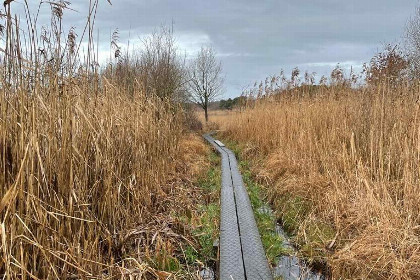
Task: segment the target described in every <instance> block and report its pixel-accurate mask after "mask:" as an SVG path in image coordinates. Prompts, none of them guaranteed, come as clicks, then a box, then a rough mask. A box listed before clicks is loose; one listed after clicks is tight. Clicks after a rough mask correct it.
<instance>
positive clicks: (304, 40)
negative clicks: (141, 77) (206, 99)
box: [65, 0, 419, 96]
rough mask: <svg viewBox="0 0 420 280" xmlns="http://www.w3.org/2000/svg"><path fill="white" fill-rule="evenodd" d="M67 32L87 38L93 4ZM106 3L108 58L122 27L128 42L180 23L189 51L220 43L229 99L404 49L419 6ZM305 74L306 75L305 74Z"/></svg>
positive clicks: (183, 0)
mask: <svg viewBox="0 0 420 280" xmlns="http://www.w3.org/2000/svg"><path fill="white" fill-rule="evenodd" d="M72 3H73V4H72V7H73V8H74V9H75V10H77V11H78V12H72V11H68V12H67V13H66V14H65V22H66V26H67V27H68V26H70V25H75V26H77V31H78V32H79V33H81V31H82V23H83V22H84V20H85V17H86V14H87V7H88V4H87V3H88V1H87V0H77V1H72ZM112 3H113V5H112V6H110V5H109V4H108V3H107V1H106V0H101V1H100V7H99V11H98V15H97V22H96V27H97V28H99V30H100V38H101V44H102V45H104V46H105V47H102V49H104V50H106V49H107V46H109V34H110V32H111V30H114V29H115V28H116V27H118V28H119V30H120V32H121V42H126V41H127V40H128V33H129V30H130V33H131V38H137V36H138V35H142V34H147V33H150V32H152V31H153V30H154V29H156V28H157V27H159V26H160V25H162V24H166V25H170V24H172V23H174V28H175V35H176V36H177V37H178V38H179V42H180V45H181V47H185V48H187V50H188V51H194V50H195V49H197V47H198V46H199V45H200V44H202V43H206V42H209V43H212V44H213V45H214V47H215V48H216V50H217V51H218V53H219V54H220V56H219V58H220V59H221V60H222V63H223V65H224V70H225V73H226V96H234V95H238V94H239V93H240V92H239V90H240V88H241V87H242V86H243V85H247V84H251V83H253V81H255V80H256V79H262V78H264V77H265V76H267V75H270V74H274V73H278V72H279V71H280V69H281V68H283V69H285V70H286V71H287V72H290V70H291V69H292V68H293V67H294V66H299V67H302V68H303V67H308V70H309V71H317V72H318V73H319V76H320V75H321V74H325V73H327V72H329V71H330V70H331V69H332V67H333V65H335V63H338V62H342V63H344V64H343V65H345V66H346V67H347V66H348V63H349V62H354V63H355V64H358V65H355V66H359V67H360V65H361V63H363V62H365V61H368V60H369V59H370V57H372V55H373V54H374V53H375V52H376V51H377V50H378V49H380V48H381V46H382V44H383V43H386V42H397V41H398V40H399V39H400V38H401V36H402V34H403V31H404V26H405V23H406V21H407V19H408V18H409V16H410V15H411V14H413V13H414V8H415V6H416V5H418V4H419V1H418V0H399V1H396V0H363V1H362V0H352V1H338V0H294V1H291V0H277V1H275V0H261V1H257V0H252V1H251V0H231V1H228V0H225V1H223V0H211V1H209V0H207V1H202V0H180V1H175V0H149V1H144V0H112ZM302 70H304V69H302Z"/></svg>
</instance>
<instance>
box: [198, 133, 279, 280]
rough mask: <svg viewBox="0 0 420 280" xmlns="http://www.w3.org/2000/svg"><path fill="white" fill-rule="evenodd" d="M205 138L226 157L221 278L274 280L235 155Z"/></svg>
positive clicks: (221, 219)
mask: <svg viewBox="0 0 420 280" xmlns="http://www.w3.org/2000/svg"><path fill="white" fill-rule="evenodd" d="M204 138H205V139H206V140H207V141H208V142H209V143H210V144H211V145H213V147H214V148H215V149H216V150H217V151H218V152H219V153H220V155H221V157H222V187H221V195H220V242H219V244H220V273H219V279H220V280H260V279H262V280H272V279H273V277H272V275H271V272H270V268H269V266H268V262H267V258H266V256H265V252H264V248H263V245H262V242H261V238H260V234H259V232H258V228H257V223H256V222H255V218H254V213H253V211H252V207H251V202H250V200H249V197H248V193H247V191H246V188H245V185H244V182H243V180H242V176H241V173H240V172H239V168H238V163H237V160H236V157H235V154H234V153H233V152H232V151H231V150H229V149H227V148H226V147H225V145H224V144H223V143H221V142H220V141H218V140H215V139H213V138H212V137H211V135H210V134H206V135H204Z"/></svg>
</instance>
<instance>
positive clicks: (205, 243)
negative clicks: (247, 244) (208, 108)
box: [184, 152, 221, 264]
mask: <svg viewBox="0 0 420 280" xmlns="http://www.w3.org/2000/svg"><path fill="white" fill-rule="evenodd" d="M208 160H209V161H210V163H211V165H210V168H209V170H208V171H207V172H206V173H205V174H204V176H202V177H201V178H200V179H199V180H198V181H197V185H198V186H199V187H200V188H202V189H203V191H204V193H203V197H205V201H203V203H202V204H199V205H198V206H197V212H198V216H199V223H198V225H197V226H196V227H195V228H194V229H193V234H194V236H195V237H196V238H197V240H198V242H199V245H200V248H199V249H198V250H196V249H195V248H193V247H191V246H187V247H186V248H185V250H184V254H185V259H186V262H187V263H188V264H195V263H210V262H214V261H216V258H217V252H216V251H215V250H214V247H213V242H214V240H217V239H218V238H219V219H220V204H219V197H220V182H221V167H220V158H219V156H218V155H217V154H216V153H214V152H212V153H211V154H210V155H209V159H208Z"/></svg>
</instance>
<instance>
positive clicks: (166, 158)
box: [0, 1, 205, 280]
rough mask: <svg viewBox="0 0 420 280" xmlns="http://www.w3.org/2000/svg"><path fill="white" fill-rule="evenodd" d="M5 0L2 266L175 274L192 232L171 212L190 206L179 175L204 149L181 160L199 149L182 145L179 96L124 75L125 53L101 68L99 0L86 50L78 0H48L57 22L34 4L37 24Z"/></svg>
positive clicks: (19, 271)
mask: <svg viewBox="0 0 420 280" xmlns="http://www.w3.org/2000/svg"><path fill="white" fill-rule="evenodd" d="M6 2H10V1H6ZM6 2H5V7H6V12H7V13H6V15H3V18H4V20H5V28H4V30H5V34H4V41H5V44H6V48H5V51H4V53H3V56H2V64H1V67H2V71H1V73H0V81H1V87H0V170H1V171H0V198H1V199H0V278H2V279H8V280H9V279H111V278H115V277H118V278H120V279H123V278H127V279H134V278H135V279H146V278H147V279H158V278H160V277H169V275H170V274H169V273H165V272H162V271H163V270H166V271H168V270H176V269H177V266H176V265H179V262H180V261H178V260H177V259H176V255H177V254H178V253H179V251H180V248H179V246H178V244H182V242H184V243H185V242H186V241H185V240H186V239H185V237H184V236H183V234H184V235H186V234H187V233H188V230H186V229H184V230H177V228H176V227H174V228H173V229H172V228H171V224H173V223H175V224H176V222H175V221H174V219H173V217H172V216H170V215H169V214H170V213H171V211H175V210H177V208H176V204H177V203H179V202H181V201H185V203H186V204H185V208H189V207H191V204H192V200H191V199H190V200H188V198H189V194H188V193H187V190H186V189H185V188H186V187H185V186H190V184H189V183H183V182H182V181H181V182H180V178H181V179H182V178H185V179H188V180H191V178H189V177H188V176H189V175H188V174H190V173H191V172H190V171H189V170H184V169H182V166H184V165H185V164H187V165H192V164H193V163H192V162H190V161H192V160H196V157H190V158H189V159H190V160H189V161H186V162H182V160H183V158H184V157H185V154H186V153H187V154H188V152H189V151H188V150H187V151H185V150H181V149H180V146H182V145H181V144H180V141H181V138H183V137H184V133H185V130H184V113H183V111H182V110H181V108H180V105H179V103H176V102H174V101H173V99H171V98H167V97H166V96H162V95H159V93H160V91H157V90H149V89H148V88H146V87H145V85H144V83H143V80H142V79H141V77H132V76H130V79H129V80H128V79H125V80H124V83H122V82H121V77H125V76H124V71H123V70H121V69H124V67H122V66H123V64H122V63H121V62H120V61H117V64H116V66H115V67H114V69H116V70H115V71H110V70H107V71H106V73H105V74H104V75H102V74H101V72H100V71H99V67H98V65H97V63H96V58H97V57H96V56H95V46H94V44H93V38H92V34H93V24H94V18H95V13H96V9H97V7H98V1H90V2H89V7H90V8H89V16H88V20H87V23H86V34H88V35H86V36H87V39H86V40H88V53H87V54H85V60H81V59H80V57H81V54H80V53H78V52H77V50H79V49H80V43H81V42H82V41H80V43H78V42H76V38H77V36H76V35H75V33H74V30H73V29H71V30H70V32H69V33H68V35H66V36H65V35H64V31H63V30H62V29H61V20H62V16H63V11H65V10H66V8H67V6H68V5H69V3H68V2H64V1H59V2H48V3H46V2H41V3H40V4H39V5H40V6H39V7H40V8H42V7H44V6H45V5H49V8H51V11H52V20H51V24H52V25H51V30H50V29H44V28H41V29H39V28H38V27H37V26H36V23H35V22H36V20H35V19H31V18H30V16H28V17H27V20H28V22H27V29H28V30H29V31H28V32H29V34H22V33H21V32H22V31H21V30H22V27H21V26H20V22H19V21H18V20H17V17H13V16H12V13H11V8H10V5H13V4H14V3H13V2H11V3H6ZM25 4H26V7H28V9H29V4H28V3H27V2H26V1H25ZM27 15H30V13H29V12H28V13H27ZM79 38H80V37H79ZM117 58H118V57H117ZM111 68H112V67H111ZM116 71H118V73H117V72H116ZM169 86H170V85H169ZM189 141H190V142H191V141H192V140H189ZM196 141H197V140H195V141H192V142H195V143H196ZM200 151H201V152H202V153H205V151H204V150H203V149H202V150H200ZM200 151H198V152H200ZM172 206H173V207H172ZM178 208H179V207H178ZM178 210H179V209H178ZM184 210H185V209H184ZM180 227H181V226H180ZM189 242H190V243H191V241H189ZM191 244H192V243H191ZM180 259H181V258H180Z"/></svg>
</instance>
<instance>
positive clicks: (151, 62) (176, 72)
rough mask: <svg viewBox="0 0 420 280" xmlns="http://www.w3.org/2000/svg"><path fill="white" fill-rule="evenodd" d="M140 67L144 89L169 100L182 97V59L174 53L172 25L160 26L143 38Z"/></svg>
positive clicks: (177, 100) (174, 44)
mask: <svg viewBox="0 0 420 280" xmlns="http://www.w3.org/2000/svg"><path fill="white" fill-rule="evenodd" d="M140 70H141V77H142V80H143V84H144V87H145V88H146V90H147V91H149V92H154V93H156V94H157V95H158V96H159V97H161V98H168V99H169V100H171V101H175V102H184V101H185V100H184V98H185V94H184V93H185V91H184V81H185V76H184V74H185V71H184V60H183V58H182V56H180V55H179V54H178V51H177V48H176V42H175V39H174V35H173V30H172V29H170V28H167V27H162V28H161V30H160V32H154V33H153V34H152V35H151V36H149V37H147V38H146V39H144V40H143V51H142V52H141V58H140Z"/></svg>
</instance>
